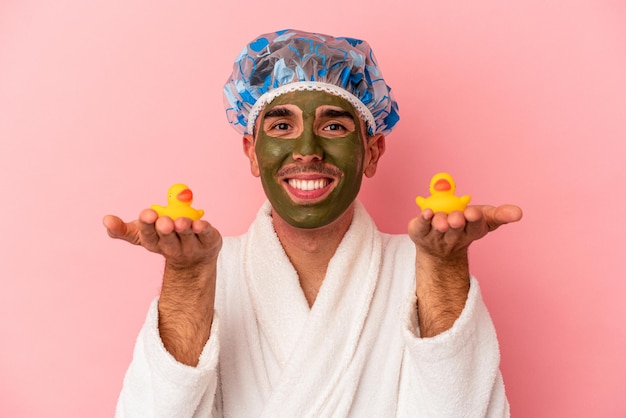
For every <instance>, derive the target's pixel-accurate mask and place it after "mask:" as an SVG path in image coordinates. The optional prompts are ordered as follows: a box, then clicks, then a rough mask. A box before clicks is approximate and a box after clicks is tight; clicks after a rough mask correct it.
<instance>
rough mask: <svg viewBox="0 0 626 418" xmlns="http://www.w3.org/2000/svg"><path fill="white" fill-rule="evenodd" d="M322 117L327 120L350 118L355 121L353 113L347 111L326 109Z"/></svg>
mask: <svg viewBox="0 0 626 418" xmlns="http://www.w3.org/2000/svg"><path fill="white" fill-rule="evenodd" d="M321 116H323V117H327V118H348V119H350V120H352V121H354V116H352V113H350V112H348V111H347V110H337V109H324V111H323V112H322V114H321Z"/></svg>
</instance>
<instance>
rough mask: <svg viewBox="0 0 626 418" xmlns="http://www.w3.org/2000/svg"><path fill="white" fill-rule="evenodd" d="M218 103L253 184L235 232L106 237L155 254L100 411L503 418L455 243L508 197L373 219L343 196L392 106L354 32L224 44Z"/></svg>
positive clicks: (113, 230) (393, 114) (145, 219)
mask: <svg viewBox="0 0 626 418" xmlns="http://www.w3.org/2000/svg"><path fill="white" fill-rule="evenodd" d="M224 93H225V102H226V107H227V116H228V119H229V121H230V122H231V124H232V125H233V126H234V127H235V128H236V129H237V130H238V131H239V132H240V133H242V134H243V150H244V153H245V155H246V156H247V157H248V159H249V161H250V169H251V172H252V174H253V175H255V176H257V177H260V179H261V183H262V185H263V188H264V190H265V193H266V195H267V198H268V202H266V203H265V204H264V205H263V207H262V208H261V209H260V211H259V213H258V215H257V217H256V219H255V221H254V222H253V223H252V225H251V226H250V229H249V230H248V232H247V233H246V234H245V235H243V236H240V237H227V238H224V239H222V237H221V235H220V234H219V232H218V231H217V230H216V229H215V228H214V227H213V226H212V225H210V224H209V223H208V222H207V221H204V220H199V221H191V220H190V219H185V218H179V219H177V220H176V221H173V220H172V219H170V218H168V217H158V216H157V214H156V213H155V212H154V211H152V210H149V209H147V210H144V211H143V212H141V214H140V216H139V219H138V220H136V221H133V222H130V223H124V222H123V221H122V220H121V219H119V218H117V217H114V216H107V217H106V218H105V219H104V224H105V226H106V227H107V230H108V233H109V235H111V236H112V237H114V238H120V239H123V240H126V241H128V242H131V243H133V244H138V245H142V246H144V247H145V248H146V249H148V250H150V251H153V252H156V253H159V254H162V255H163V256H164V257H165V272H164V277H163V286H162V290H161V294H160V297H159V298H157V300H155V302H154V303H153V304H152V306H151V308H150V311H149V313H148V317H147V320H146V324H145V325H144V327H143V329H142V330H141V333H140V335H139V337H138V340H137V345H136V347H135V352H134V357H133V361H132V363H131V365H130V367H129V369H128V372H127V374H126V378H125V381H124V387H123V390H122V393H121V395H120V399H119V402H118V408H117V415H118V416H119V417H123V416H124V417H130V416H163V417H172V416H176V417H179V416H180V417H183V416H185V417H186V416H189V417H191V416H193V417H204V416H228V417H251V416H262V417H345V416H354V417H365V416H368V417H392V416H411V417H413V416H417V417H459V416H490V417H492V416H493V417H495V416H498V417H501V416H508V414H509V407H508V403H507V399H506V396H505V393H504V386H503V382H502V377H501V375H500V372H499V352H498V343H497V339H496V335H495V331H494V329H493V325H492V323H491V320H490V318H489V314H488V312H487V310H486V308H485V306H484V304H483V302H482V300H481V298H480V289H479V287H478V283H477V281H476V280H475V279H474V278H473V277H471V276H470V273H469V269H468V259H467V248H468V246H469V245H470V243H471V242H472V241H474V240H476V239H479V238H481V237H482V236H484V235H485V234H487V233H488V232H489V231H491V230H493V229H495V228H497V227H498V226H500V225H502V224H505V223H508V222H514V221H517V220H519V219H520V218H521V210H520V209H519V208H517V207H515V206H501V207H498V208H494V207H487V206H482V207H481V206H471V207H469V208H467V209H466V210H465V211H464V212H460V211H457V212H452V213H450V214H449V215H446V214H445V213H433V212H432V211H430V210H425V211H423V212H422V213H421V215H420V216H418V217H417V218H415V219H413V220H411V221H410V223H409V226H408V235H388V234H383V233H380V232H378V231H377V230H376V227H375V225H374V223H373V221H372V219H371V218H370V217H369V215H368V214H367V212H366V211H365V209H364V208H363V206H362V205H361V204H360V203H359V202H358V200H356V197H357V194H358V192H359V189H360V185H361V179H362V176H363V175H365V176H368V177H371V176H373V175H374V174H375V172H376V167H377V164H378V162H379V161H380V158H381V156H382V155H383V154H384V152H385V134H387V133H388V132H390V131H391V129H392V128H393V126H394V125H395V123H396V122H397V121H398V114H397V105H396V103H395V101H394V100H393V96H392V94H391V91H390V89H389V87H388V86H387V84H386V83H385V82H384V80H383V78H382V74H381V72H380V69H379V68H378V66H377V63H376V61H375V58H374V55H373V53H372V51H371V49H370V47H369V45H368V44H367V43H366V42H364V41H360V40H355V39H348V38H334V37H331V36H327V35H320V34H312V33H307V32H303V31H297V30H285V31H279V32H276V33H270V34H266V35H262V36H260V37H258V38H257V39H255V40H254V41H252V42H251V43H249V44H248V45H247V46H246V47H245V48H244V50H243V51H242V53H241V54H240V55H239V57H238V58H237V60H236V62H235V65H234V71H233V75H232V76H231V78H230V79H229V80H228V82H227V84H226V87H225V89H224Z"/></svg>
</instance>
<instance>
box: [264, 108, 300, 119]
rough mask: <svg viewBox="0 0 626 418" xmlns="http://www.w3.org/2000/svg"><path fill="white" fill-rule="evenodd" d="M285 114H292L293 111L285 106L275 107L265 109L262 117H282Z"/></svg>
mask: <svg viewBox="0 0 626 418" xmlns="http://www.w3.org/2000/svg"><path fill="white" fill-rule="evenodd" d="M285 116H293V112H292V111H291V110H289V109H287V108H286V107H275V108H273V109H270V110H268V111H267V113H266V114H265V115H264V116H263V117H264V118H283V117H285Z"/></svg>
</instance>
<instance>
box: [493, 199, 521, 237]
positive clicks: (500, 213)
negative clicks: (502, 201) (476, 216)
mask: <svg viewBox="0 0 626 418" xmlns="http://www.w3.org/2000/svg"><path fill="white" fill-rule="evenodd" d="M484 214H485V220H486V221H487V225H488V226H489V230H490V231H493V230H494V229H496V228H498V227H499V226H501V225H504V224H508V223H512V222H517V221H519V220H520V219H522V209H521V208H519V207H518V206H515V205H502V206H498V207H495V208H494V207H492V206H491V207H486V208H485V211H484Z"/></svg>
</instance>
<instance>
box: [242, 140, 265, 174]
mask: <svg viewBox="0 0 626 418" xmlns="http://www.w3.org/2000/svg"><path fill="white" fill-rule="evenodd" d="M254 144H255V142H254V137H253V136H252V135H250V134H245V135H244V136H243V153H244V154H245V155H246V156H247V157H248V159H249V160H250V172H251V173H252V175H253V176H254V177H259V176H260V175H261V171H260V170H259V162H258V161H257V158H256V152H255V150H254Z"/></svg>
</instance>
